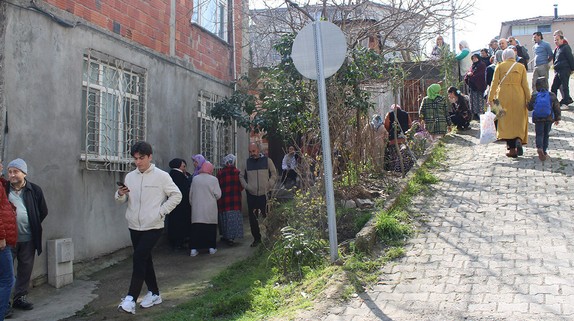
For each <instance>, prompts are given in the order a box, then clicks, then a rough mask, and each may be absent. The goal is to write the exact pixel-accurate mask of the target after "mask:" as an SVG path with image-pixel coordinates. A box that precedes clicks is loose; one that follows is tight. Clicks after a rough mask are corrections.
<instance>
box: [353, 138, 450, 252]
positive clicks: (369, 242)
mask: <svg viewBox="0 0 574 321" xmlns="http://www.w3.org/2000/svg"><path fill="white" fill-rule="evenodd" d="M442 139H443V138H440V139H437V140H435V141H434V142H433V143H432V144H431V145H430V146H429V147H428V148H427V149H426V150H425V152H424V154H423V155H422V156H421V157H419V159H417V162H416V166H413V169H414V170H413V169H411V170H410V171H409V172H408V173H407V175H406V176H405V177H404V178H403V179H401V181H400V183H399V184H398V187H399V188H397V189H396V190H395V191H394V192H393V193H391V194H390V195H389V198H388V199H387V202H386V204H385V206H384V207H383V208H382V209H375V210H377V211H378V210H383V211H388V210H390V209H391V208H392V207H393V206H395V203H396V202H397V199H398V198H399V196H400V195H401V194H402V193H403V192H404V191H405V190H406V188H407V183H408V182H409V181H410V180H411V179H412V178H413V176H414V174H415V172H416V170H418V169H419V168H420V167H421V166H422V165H423V164H424V163H425V162H426V161H427V160H428V157H429V156H430V154H431V152H432V151H433V150H434V148H435V147H436V145H437V144H438V142H439V141H441V140H442ZM376 220H377V217H376V216H373V217H371V219H370V220H369V221H368V222H367V223H366V224H365V226H363V228H362V229H361V230H360V231H359V232H358V233H357V235H356V236H355V247H356V248H357V249H358V250H359V251H361V252H363V253H371V252H372V249H373V248H374V246H375V244H376V242H377V230H376V228H375V225H376Z"/></svg>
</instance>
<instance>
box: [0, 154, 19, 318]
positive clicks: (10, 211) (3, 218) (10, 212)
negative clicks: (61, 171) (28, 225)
mask: <svg viewBox="0 0 574 321" xmlns="http://www.w3.org/2000/svg"><path fill="white" fill-rule="evenodd" d="M1 171H2V164H0V172H1ZM0 181H1V183H2V187H0V320H4V316H5V315H6V314H7V312H8V311H9V309H10V292H11V291H12V286H14V262H13V261H12V247H14V246H16V242H17V240H18V229H17V227H16V213H15V212H14V208H13V207H12V204H10V202H9V201H8V197H7V196H6V190H5V189H4V186H5V182H6V180H5V179H4V178H0Z"/></svg>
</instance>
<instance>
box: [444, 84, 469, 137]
mask: <svg viewBox="0 0 574 321" xmlns="http://www.w3.org/2000/svg"><path fill="white" fill-rule="evenodd" d="M447 92H448V100H449V101H450V103H451V104H452V112H450V120H451V121H452V123H453V124H454V125H456V128H457V129H458V130H467V129H469V127H470V121H471V120H472V112H471V110H470V101H469V99H468V96H467V95H463V94H462V93H461V92H460V90H458V88H456V87H454V86H452V87H449V88H448V91H447Z"/></svg>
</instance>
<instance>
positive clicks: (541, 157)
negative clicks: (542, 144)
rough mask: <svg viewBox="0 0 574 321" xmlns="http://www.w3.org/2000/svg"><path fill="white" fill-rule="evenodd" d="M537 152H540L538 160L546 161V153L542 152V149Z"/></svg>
mask: <svg viewBox="0 0 574 321" xmlns="http://www.w3.org/2000/svg"><path fill="white" fill-rule="evenodd" d="M536 151H537V152H538V159H540V160H541V161H545V160H546V155H544V151H543V150H542V148H538V149H537V150H536Z"/></svg>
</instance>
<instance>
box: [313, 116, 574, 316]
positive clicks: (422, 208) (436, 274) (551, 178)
mask: <svg viewBox="0 0 574 321" xmlns="http://www.w3.org/2000/svg"><path fill="white" fill-rule="evenodd" d="M573 111H574V108H572V109H565V110H564V111H563V114H562V116H563V121H562V122H560V125H559V126H556V127H555V128H554V129H553V130H552V133H551V137H550V147H549V154H550V155H551V159H550V160H548V161H545V162H540V160H539V159H538V157H537V154H536V150H535V148H534V147H533V144H534V143H533V142H534V132H533V124H529V133H530V135H529V136H530V137H529V140H530V142H529V144H528V145H526V146H525V155H524V156H523V157H519V158H517V159H510V158H507V157H506V156H505V155H504V153H505V152H506V151H505V146H504V143H503V142H502V143H500V142H497V143H494V144H487V145H480V144H477V142H478V138H477V137H476V136H475V134H470V135H469V134H466V133H460V134H456V135H453V136H452V137H451V138H449V139H447V140H445V141H444V142H445V146H446V149H447V153H446V157H447V158H446V160H445V163H446V164H448V166H447V168H446V169H440V170H436V171H435V172H434V174H435V175H436V176H437V177H438V178H439V180H440V182H439V183H438V184H435V185H432V186H431V195H430V196H428V195H417V196H415V197H414V198H413V202H412V204H411V210H412V211H413V212H414V213H418V215H419V216H417V218H415V220H416V222H415V224H416V225H417V233H416V234H415V235H414V236H413V238H412V239H411V240H410V241H409V244H407V245H406V246H405V249H406V251H407V253H406V257H404V258H402V259H400V260H397V261H395V262H393V263H392V264H389V265H388V266H385V267H383V268H382V269H381V277H380V281H379V283H380V284H377V285H375V286H373V288H372V293H371V292H369V295H370V297H371V298H372V301H371V302H370V303H368V302H365V303H364V304H360V306H358V307H357V306H356V305H354V304H352V303H351V304H350V306H351V307H352V306H354V307H355V308H353V309H351V308H347V309H345V312H344V313H342V314H339V316H345V317H347V318H346V319H345V320H363V319H360V318H361V317H363V318H365V319H364V320H369V319H371V318H373V320H375V318H377V317H378V318H379V320H381V319H382V320H395V321H400V320H409V321H410V320H463V319H464V320H545V321H546V320H548V321H553V320H574V304H572V302H574V219H572V213H574V193H572V192H571V191H572V186H573V185H574V178H573V177H574V143H572V142H574V123H573V122H572V119H574V112H573ZM472 126H473V129H474V130H476V129H477V128H478V124H477V123H474V122H473V124H472ZM474 133H476V132H474ZM383 272H384V273H383ZM354 300H356V301H357V302H362V301H361V299H360V298H357V299H354ZM373 307H376V308H377V309H373ZM360 310H364V311H360ZM440 316H445V317H444V318H441V317H440ZM326 317H330V316H326ZM335 317H337V315H335V316H333V318H332V319H327V318H325V319H324V320H341V319H340V318H339V319H337V318H335Z"/></svg>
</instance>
